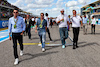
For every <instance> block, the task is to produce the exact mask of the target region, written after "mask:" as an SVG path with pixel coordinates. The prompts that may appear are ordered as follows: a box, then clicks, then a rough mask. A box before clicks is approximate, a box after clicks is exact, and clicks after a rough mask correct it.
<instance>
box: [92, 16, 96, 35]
mask: <svg viewBox="0 0 100 67" xmlns="http://www.w3.org/2000/svg"><path fill="white" fill-rule="evenodd" d="M91 22H92V23H91V34H93V33H94V34H95V24H96V19H95V18H94V16H92V19H91ZM93 29H94V31H93Z"/></svg>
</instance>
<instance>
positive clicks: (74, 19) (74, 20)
mask: <svg viewBox="0 0 100 67" xmlns="http://www.w3.org/2000/svg"><path fill="white" fill-rule="evenodd" d="M71 22H72V28H73V49H76V48H78V45H77V42H78V36H79V30H80V22H81V25H83V24H82V19H81V17H80V16H77V15H76V10H73V17H72V18H71Z"/></svg>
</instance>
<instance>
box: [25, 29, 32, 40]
mask: <svg viewBox="0 0 100 67" xmlns="http://www.w3.org/2000/svg"><path fill="white" fill-rule="evenodd" d="M26 33H28V37H29V39H31V27H27V28H26Z"/></svg>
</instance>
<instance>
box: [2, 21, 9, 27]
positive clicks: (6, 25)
mask: <svg viewBox="0 0 100 67" xmlns="http://www.w3.org/2000/svg"><path fill="white" fill-rule="evenodd" d="M5 27H8V20H4V21H1V20H0V28H5Z"/></svg>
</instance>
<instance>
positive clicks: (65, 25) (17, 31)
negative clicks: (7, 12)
mask: <svg viewBox="0 0 100 67" xmlns="http://www.w3.org/2000/svg"><path fill="white" fill-rule="evenodd" d="M60 13H61V14H60V15H59V16H58V17H57V18H56V19H55V20H52V19H53V18H49V17H48V13H45V14H44V13H40V18H38V17H36V18H34V17H32V18H31V17H30V16H29V15H27V16H26V18H22V17H20V16H18V9H14V10H13V17H11V18H10V19H9V24H8V31H9V39H10V40H11V39H12V40H13V48H14V49H13V50H14V57H15V62H14V65H17V64H18V54H17V40H18V42H19V44H20V55H21V56H22V55H23V34H24V35H28V37H29V39H30V40H31V26H34V25H36V27H35V32H36V33H38V36H39V38H40V42H41V45H42V51H43V52H45V51H46V49H45V41H46V32H47V33H48V37H49V39H50V41H53V40H52V38H51V35H50V30H49V25H51V28H52V25H53V24H54V23H55V22H56V23H57V24H58V25H59V33H60V39H61V44H62V48H65V47H66V46H65V44H66V41H65V40H66V39H67V38H68V37H69V34H68V31H70V28H71V27H72V30H73V41H72V42H73V49H76V48H78V36H79V31H80V27H83V34H84V35H85V34H87V29H88V23H87V22H88V18H87V17H86V16H84V17H80V16H78V15H77V12H76V10H73V11H72V13H73V16H72V17H71V16H70V15H69V16H67V15H66V14H64V9H62V10H61V11H60ZM44 16H45V17H44ZM23 19H24V20H23ZM53 21H54V22H53ZM90 23H91V34H95V26H96V20H95V18H94V16H92V19H91V22H90ZM11 33H12V38H11Z"/></svg>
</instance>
